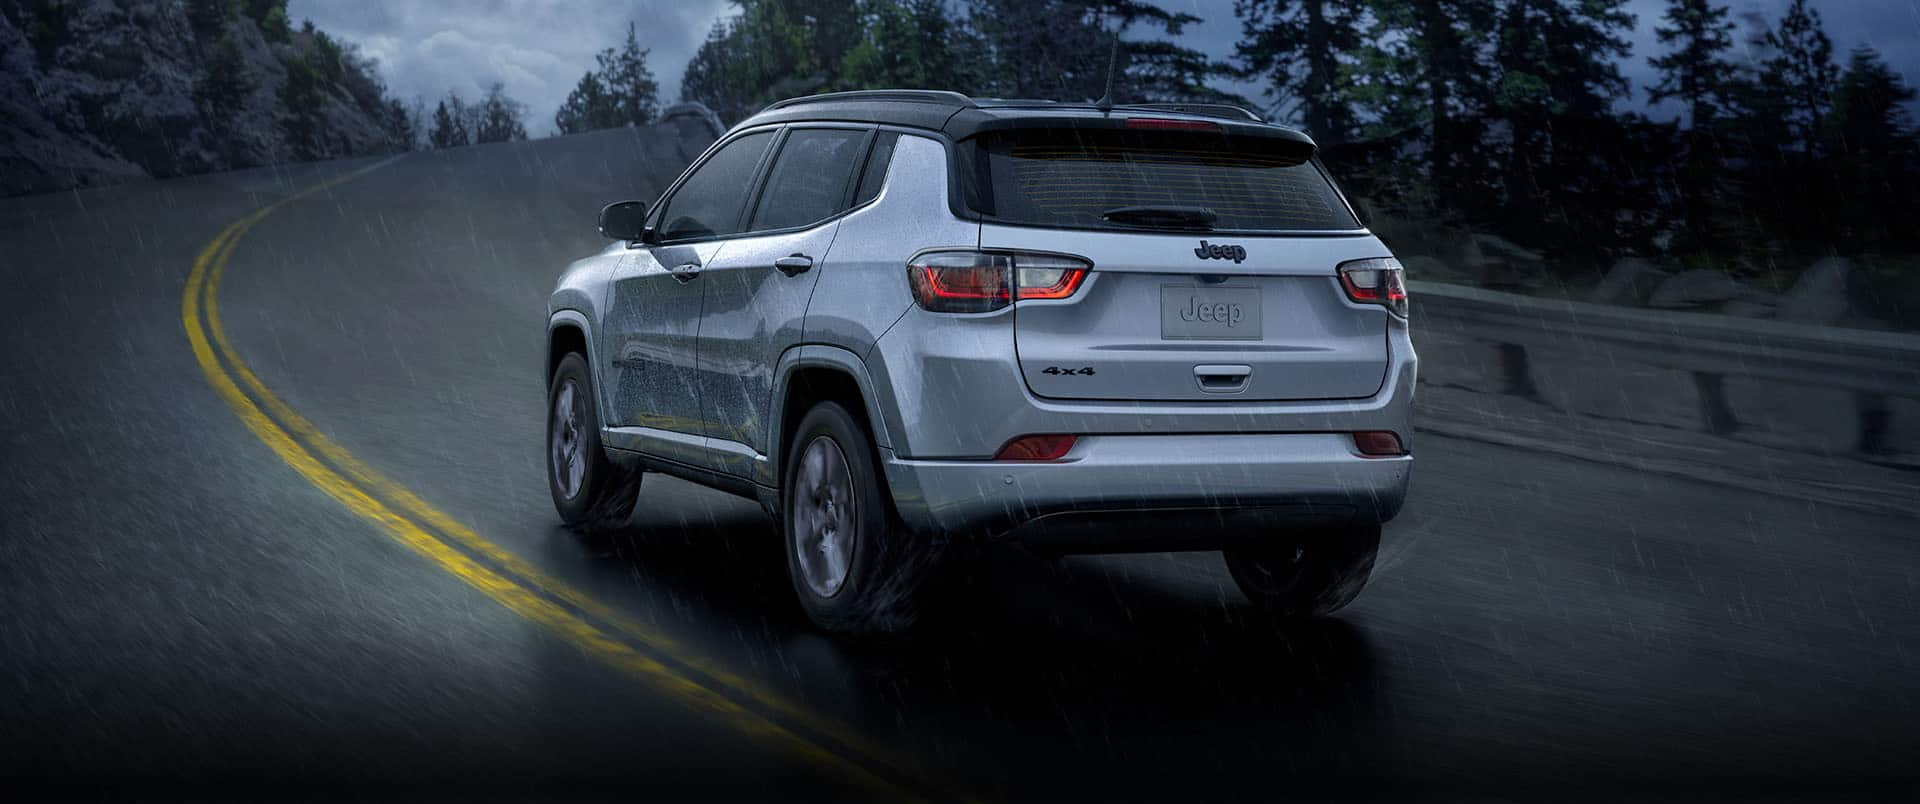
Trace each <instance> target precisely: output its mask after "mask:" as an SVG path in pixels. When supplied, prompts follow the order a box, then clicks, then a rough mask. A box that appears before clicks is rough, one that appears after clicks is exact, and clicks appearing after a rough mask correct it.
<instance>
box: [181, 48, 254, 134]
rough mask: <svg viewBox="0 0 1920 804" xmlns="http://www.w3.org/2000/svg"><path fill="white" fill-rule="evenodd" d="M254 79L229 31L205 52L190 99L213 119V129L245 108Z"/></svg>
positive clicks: (204, 113) (219, 126)
mask: <svg viewBox="0 0 1920 804" xmlns="http://www.w3.org/2000/svg"><path fill="white" fill-rule="evenodd" d="M253 86H254V84H253V79H252V77H251V76H249V75H248V74H247V62H246V58H245V57H244V56H243V55H242V54H241V53H240V45H239V43H237V42H235V41H234V39H233V35H232V34H231V33H229V34H227V35H225V36H222V37H220V41H219V43H218V44H216V45H214V47H213V52H212V53H211V54H210V55H208V57H207V63H206V71H205V72H204V73H202V74H201V76H200V79H199V80H198V81H195V82H194V86H193V100H194V104H195V105H196V106H198V107H199V109H200V113H201V114H203V115H206V116H207V117H208V118H210V119H211V120H212V121H213V122H214V126H215V128H216V129H219V128H221V126H222V124H223V123H224V122H226V121H227V120H229V119H231V118H232V117H233V116H234V115H235V114H238V113H239V112H240V111H241V110H243V109H245V108H246V104H247V96H248V95H251V94H253Z"/></svg>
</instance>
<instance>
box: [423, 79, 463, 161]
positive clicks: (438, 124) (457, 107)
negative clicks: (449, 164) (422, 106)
mask: <svg viewBox="0 0 1920 804" xmlns="http://www.w3.org/2000/svg"><path fill="white" fill-rule="evenodd" d="M466 118H467V115H466V104H465V103H464V102H462V101H461V100H460V95H459V94H458V93H454V92H449V93H447V97H446V98H445V99H443V100H441V101H440V102H439V103H438V104H436V105H435V106H434V107H433V128H432V129H429V130H428V131H427V142H428V143H429V144H431V145H432V146H433V147H435V148H458V147H460V146H462V145H468V144H471V143H472V140H471V139H469V137H468V134H467V121H466Z"/></svg>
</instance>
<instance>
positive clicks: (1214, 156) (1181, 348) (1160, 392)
mask: <svg viewBox="0 0 1920 804" xmlns="http://www.w3.org/2000/svg"><path fill="white" fill-rule="evenodd" d="M1100 122H1101V123H1102V124H1107V123H1108V121H1107V120H1104V119H1103V120H1101V121H1100ZM1113 122H1114V123H1118V125H1117V126H1115V125H1111V124H1108V125H1105V126H1103V127H1101V128H1078V127H1076V128H1060V127H1058V126H1055V127H1050V128H1046V129H1013V130H1002V131H995V132H989V133H987V134H983V135H981V136H979V137H976V138H974V139H973V140H969V141H967V142H966V143H963V144H962V146H961V153H962V154H963V164H964V165H966V174H967V175H968V176H970V177H971V181H972V182H973V183H974V187H972V188H969V190H970V192H969V193H968V196H969V198H970V201H969V203H970V204H972V205H973V206H974V207H975V211H976V212H978V213H980V214H981V216H982V219H983V223H982V226H981V231H980V246H981V249H982V250H984V251H1001V250H1005V251H1039V252H1050V253H1056V254H1071V255H1075V256H1079V257H1084V258H1086V259H1087V260H1088V261H1090V262H1091V263H1092V268H1093V270H1092V273H1091V274H1090V275H1089V276H1088V277H1087V279H1086V280H1085V282H1084V283H1083V284H1082V285H1081V287H1080V288H1079V290H1078V292H1076V293H1074V294H1073V295H1072V296H1070V297H1068V298H1065V299H1059V300H1052V299H1045V300H1041V299H1025V300H1022V301H1020V302H1019V303H1018V304H1017V305H1015V309H1014V328H1015V345H1016V349H1017V350H1018V353H1019V361H1020V367H1021V370H1022V373H1023V374H1024V375H1025V377H1026V382H1027V386H1028V388H1030V389H1031V390H1032V391H1033V392H1034V393H1035V394H1038V395H1040V396H1043V397H1052V398H1058V399H1089V400H1141V401H1174V400H1193V401H1201V400H1208V401H1231V400H1243V401H1279V400H1313V399H1349V398H1361V397H1368V396H1372V395H1373V394H1375V393H1377V392H1378V391H1379V389H1380V387H1381V385H1382V384H1383V383H1384V382H1385V378H1386V370H1387V362H1388V341H1387V326H1388V321H1389V316H1390V315H1391V313H1389V312H1388V310H1387V309H1386V308H1385V307H1383V306H1381V305H1378V304H1367V303H1359V302H1356V301H1353V300H1352V299H1350V298H1349V296H1348V293H1347V291H1346V290H1345V289H1343V286H1342V284H1341V280H1340V278H1339V274H1338V272H1337V270H1336V269H1337V267H1338V266H1339V265H1341V264H1342V263H1347V262H1351V261H1354V260H1363V259H1368V258H1378V257H1385V256H1388V251H1387V249H1386V247H1385V246H1384V245H1382V244H1381V243H1380V241H1379V240H1378V239H1376V238H1374V237H1373V236H1372V235H1371V234H1367V233H1366V232H1364V231H1363V230H1361V227H1360V225H1359V223H1358V222H1357V221H1356V220H1355V219H1354V216H1353V213H1352V211H1351V210H1350V209H1349V208H1348V206H1347V205H1346V203H1345V202H1344V201H1343V200H1342V199H1341V198H1340V196H1339V194H1338V192H1337V191H1336V190H1335V189H1334V187H1333V185H1332V184H1331V182H1329V181H1328V179H1327V177H1326V176H1325V174H1324V173H1323V172H1322V171H1321V169H1320V168H1319V166H1318V165H1317V164H1316V163H1314V162H1313V161H1312V160H1311V158H1310V157H1311V156H1312V146H1311V145H1309V144H1306V143H1302V142H1299V141H1298V140H1297V139H1281V138H1268V137H1248V136H1245V135H1243V134H1241V133H1239V132H1241V131H1244V128H1245V127H1240V126H1236V127H1234V128H1235V130H1236V133H1234V134H1233V135H1229V134H1228V133H1227V132H1226V131H1225V130H1223V129H1222V128H1220V127H1218V126H1214V125H1212V124H1209V123H1205V122H1196V121H1189V120H1185V119H1179V118H1175V119H1161V118H1150V119H1145V120H1144V122H1145V123H1146V125H1141V123H1143V119H1142V118H1133V119H1131V120H1127V121H1113ZM1274 131H1279V130H1278V129H1275V130H1274Z"/></svg>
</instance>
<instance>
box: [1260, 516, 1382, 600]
mask: <svg viewBox="0 0 1920 804" xmlns="http://www.w3.org/2000/svg"><path fill="white" fill-rule="evenodd" d="M1379 552H1380V526H1379V525H1377V524H1374V525H1354V526H1350V527H1346V528H1334V529H1327V530H1313V531H1305V532H1301V533H1296V534H1287V535H1285V536H1282V537H1280V538H1277V539H1275V540H1274V541H1272V542H1266V543H1262V544H1260V545H1259V546H1257V547H1241V548H1235V549H1232V550H1227V551H1226V559H1227V571H1228V572H1230V573H1232V575H1233V581H1234V583H1235V584H1237V585H1239V587H1240V591H1241V593H1243V594H1245V595H1246V596H1247V599H1249V600H1252V601H1253V602H1254V604H1256V605H1258V606H1260V607H1261V608H1263V609H1266V610H1267V611H1270V612H1273V613H1274V614H1279V615H1282V616H1286V617H1318V616H1321V615H1324V614H1331V613H1333V612H1334V611H1336V610H1338V609H1340V607H1342V606H1345V605H1347V604H1348V603H1352V602H1353V599H1354V598H1356V597H1359V596H1360V590H1361V589H1363V588H1365V587H1366V585H1367V578H1368V577H1369V576H1371V575H1372V574H1373V562H1374V559H1375V557H1376V556H1378V555H1379Z"/></svg>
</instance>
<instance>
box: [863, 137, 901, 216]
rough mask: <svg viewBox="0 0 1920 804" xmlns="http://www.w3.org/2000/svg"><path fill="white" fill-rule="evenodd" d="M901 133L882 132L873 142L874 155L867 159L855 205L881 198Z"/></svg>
mask: <svg viewBox="0 0 1920 804" xmlns="http://www.w3.org/2000/svg"><path fill="white" fill-rule="evenodd" d="M899 142H900V132H898V131H882V132H880V136H879V138H878V139H876V140H874V142H873V153H872V155H870V156H868V157H867V167H866V169H865V170H863V171H861V172H860V192H859V194H857V195H855V196H854V198H853V205H854V206H856V207H857V206H860V205H861V204H864V203H867V202H868V201H872V200H873V199H875V198H879V197H880V188H881V186H882V185H885V184H886V183H887V166H888V165H891V164H893V146H895V145H897V144H899Z"/></svg>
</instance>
